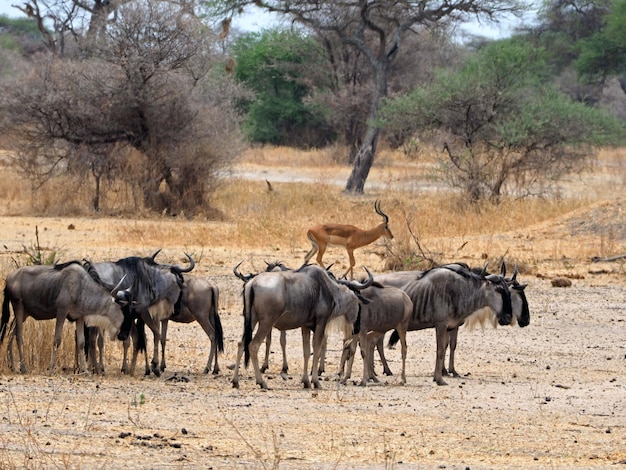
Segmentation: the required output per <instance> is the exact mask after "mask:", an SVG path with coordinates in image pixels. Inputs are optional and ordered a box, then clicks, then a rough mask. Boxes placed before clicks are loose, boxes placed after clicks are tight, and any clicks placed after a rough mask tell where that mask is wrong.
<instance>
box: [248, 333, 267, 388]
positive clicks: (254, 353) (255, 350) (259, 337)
mask: <svg viewBox="0 0 626 470" xmlns="http://www.w3.org/2000/svg"><path fill="white" fill-rule="evenodd" d="M271 329H272V326H271V325H270V326H269V328H267V326H265V325H263V324H261V323H260V324H259V327H258V329H257V332H256V334H255V335H254V337H253V338H252V341H250V344H249V345H248V351H249V352H250V359H251V360H252V367H254V376H255V378H256V383H257V385H259V386H260V387H261V388H263V389H265V390H269V389H268V387H267V384H266V383H265V380H263V375H262V374H261V369H260V367H259V348H260V347H261V343H262V342H263V340H264V339H265V338H266V337H267V333H268V332H269V331H270V330H271Z"/></svg>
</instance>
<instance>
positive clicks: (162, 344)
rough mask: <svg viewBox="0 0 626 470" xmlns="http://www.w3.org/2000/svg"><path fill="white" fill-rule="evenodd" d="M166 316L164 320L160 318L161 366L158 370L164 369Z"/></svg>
mask: <svg viewBox="0 0 626 470" xmlns="http://www.w3.org/2000/svg"><path fill="white" fill-rule="evenodd" d="M167 323H168V320H167V318H166V319H165V320H161V366H160V368H159V369H160V371H161V372H163V371H164V370H165V341H166V339H167Z"/></svg>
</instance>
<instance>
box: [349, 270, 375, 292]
mask: <svg viewBox="0 0 626 470" xmlns="http://www.w3.org/2000/svg"><path fill="white" fill-rule="evenodd" d="M363 269H365V271H367V280H366V281H364V282H363V283H361V282H357V281H350V286H351V287H353V288H354V289H358V290H363V289H367V288H368V287H369V286H371V285H372V282H374V276H372V273H371V272H370V270H369V269H367V266H363Z"/></svg>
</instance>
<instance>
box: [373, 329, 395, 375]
mask: <svg viewBox="0 0 626 470" xmlns="http://www.w3.org/2000/svg"><path fill="white" fill-rule="evenodd" d="M376 349H377V350H378V355H379V356H380V362H382V363H383V374H385V375H393V372H391V369H390V368H389V364H387V359H386V358H385V352H384V350H385V335H382V336H381V337H380V338H378V341H376ZM373 367H374V356H373V355H372V369H373ZM372 372H373V370H372Z"/></svg>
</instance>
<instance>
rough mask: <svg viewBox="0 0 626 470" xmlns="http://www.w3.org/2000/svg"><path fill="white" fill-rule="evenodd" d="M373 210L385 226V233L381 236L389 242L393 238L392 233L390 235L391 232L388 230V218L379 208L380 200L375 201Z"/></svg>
mask: <svg viewBox="0 0 626 470" xmlns="http://www.w3.org/2000/svg"><path fill="white" fill-rule="evenodd" d="M374 209H376V213H377V214H378V215H380V216H381V217H382V218H383V222H384V224H385V232H384V233H383V236H384V237H386V238H388V239H390V240H391V239H392V238H393V233H391V230H390V229H389V217H388V216H387V214H385V213H384V212H383V211H382V209H381V208H380V200H377V201H376V202H375V203H374Z"/></svg>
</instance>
